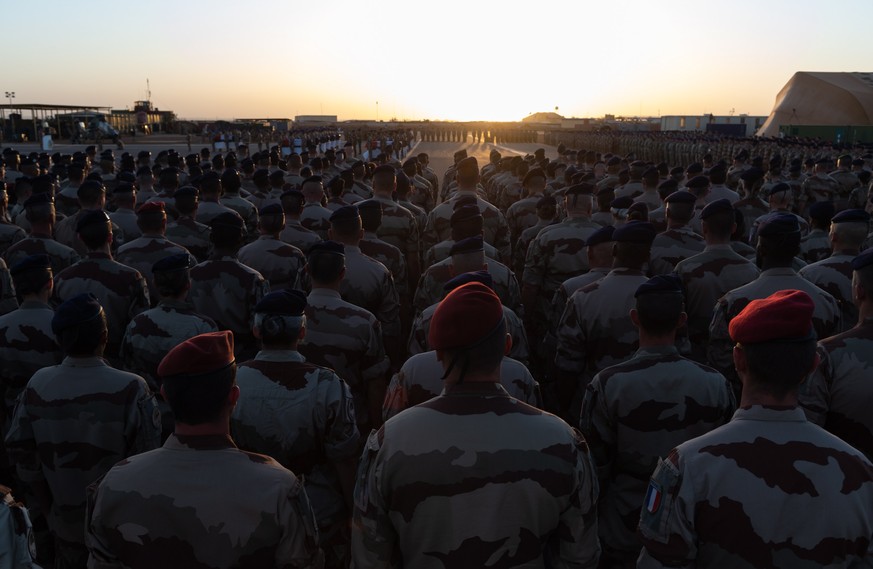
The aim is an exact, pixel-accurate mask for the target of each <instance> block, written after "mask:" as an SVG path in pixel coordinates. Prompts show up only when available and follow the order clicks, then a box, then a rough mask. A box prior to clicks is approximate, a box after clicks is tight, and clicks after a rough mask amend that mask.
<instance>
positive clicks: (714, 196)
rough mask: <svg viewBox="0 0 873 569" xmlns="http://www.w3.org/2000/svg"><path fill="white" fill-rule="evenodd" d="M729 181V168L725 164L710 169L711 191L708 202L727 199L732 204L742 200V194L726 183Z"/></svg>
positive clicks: (707, 198) (707, 197)
mask: <svg viewBox="0 0 873 569" xmlns="http://www.w3.org/2000/svg"><path fill="white" fill-rule="evenodd" d="M726 181H727V169H726V168H725V166H724V165H721V164H717V165H715V166H713V167H712V168H710V170H709V183H710V188H709V193H708V194H707V196H706V202H707V203H712V202H714V201H718V200H722V199H726V200H728V201H730V202H731V205H733V204H735V203H737V202H738V201H740V194H738V193H737V192H735V191H734V190H732V189H730V188H729V187H727V185H725V182H726Z"/></svg>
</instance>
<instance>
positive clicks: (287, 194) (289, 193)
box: [279, 190, 305, 201]
mask: <svg viewBox="0 0 873 569" xmlns="http://www.w3.org/2000/svg"><path fill="white" fill-rule="evenodd" d="M285 198H294V199H297V200H300V201H303V200H304V199H305V198H304V197H303V192H301V191H300V190H286V191H284V192H282V195H280V196H279V199H285Z"/></svg>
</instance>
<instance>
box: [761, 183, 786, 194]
mask: <svg viewBox="0 0 873 569" xmlns="http://www.w3.org/2000/svg"><path fill="white" fill-rule="evenodd" d="M790 191H791V186H789V185H788V184H786V183H785V182H779V183H778V184H773V186H772V187H771V188H770V189H769V190H767V195H768V196H772V195H773V194H779V193H782V192H790Z"/></svg>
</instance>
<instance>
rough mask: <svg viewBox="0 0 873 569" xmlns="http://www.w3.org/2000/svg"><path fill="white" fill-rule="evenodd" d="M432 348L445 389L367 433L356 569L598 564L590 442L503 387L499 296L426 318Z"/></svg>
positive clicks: (444, 306) (463, 300)
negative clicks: (498, 562)
mask: <svg viewBox="0 0 873 569" xmlns="http://www.w3.org/2000/svg"><path fill="white" fill-rule="evenodd" d="M430 344H431V346H433V347H434V348H435V349H436V352H437V358H438V359H439V361H440V362H441V364H442V367H443V370H444V373H443V376H442V377H443V378H444V380H445V389H444V391H443V394H442V395H440V396H439V397H436V398H434V399H431V400H430V401H427V402H426V403H423V404H421V405H418V406H416V407H413V408H411V409H409V410H407V411H405V412H403V413H400V414H398V415H397V416H395V417H393V418H392V419H390V420H388V421H387V422H386V423H385V425H383V427H382V428H381V429H379V431H377V432H373V433H372V434H371V435H370V438H369V440H368V441H367V445H366V450H365V452H364V455H363V457H362V462H361V466H360V469H359V471H358V473H359V474H358V482H357V485H356V486H355V514H354V525H353V530H352V556H353V558H354V559H355V565H356V566H357V567H384V566H387V565H390V564H402V565H403V566H406V567H416V568H421V569H429V568H436V567H460V566H465V565H466V566H472V565H475V566H477V567H484V566H488V565H489V564H490V563H493V561H491V560H495V559H503V560H504V561H503V562H504V563H506V564H509V565H513V566H522V565H531V566H544V565H545V564H547V563H553V564H554V565H555V566H562V565H566V566H574V567H596V566H597V560H598V555H599V547H598V543H597V536H596V533H597V529H596V528H597V522H596V518H595V510H594V501H595V500H596V499H597V483H596V479H595V477H594V472H593V466H592V464H591V461H590V458H589V456H588V451H587V445H586V444H585V442H584V440H583V439H582V437H581V436H580V435H579V434H578V432H577V431H576V430H575V429H573V428H572V427H570V426H568V425H566V424H565V423H564V422H563V421H561V420H560V419H558V418H557V417H554V416H552V415H549V414H547V413H544V412H541V411H539V410H538V409H535V408H533V407H530V406H529V405H527V404H525V403H522V402H521V401H518V400H516V399H513V398H511V397H510V396H509V394H508V393H507V392H506V390H505V389H504V388H503V387H502V386H501V385H499V381H500V375H499V374H500V369H501V362H502V361H503V354H504V352H505V349H506V328H505V320H504V317H503V309H502V307H501V303H500V299H499V298H498V297H497V295H495V294H494V292H493V291H491V289H489V288H488V287H486V286H485V285H483V284H481V283H476V282H473V283H468V284H466V285H463V286H461V287H459V288H457V289H455V290H454V291H452V292H451V293H450V294H449V295H448V296H447V297H446V298H445V299H444V300H443V302H442V303H441V304H440V307H439V308H438V309H437V311H436V312H435V313H434V318H433V324H432V326H431V329H430ZM460 457H465V458H464V459H461V458H460ZM544 476H545V477H547V478H548V479H549V480H550V482H549V483H548V484H544V483H543V481H544V480H545V478H543V477H544ZM495 481H506V483H497V484H495ZM423 489H426V490H425V491H424V492H422V491H421V490H423ZM534 505H535V507H534ZM473 512H475V515H472V513H473ZM459 513H460V514H461V515H458V514H459ZM447 519H451V520H452V523H446V520H447ZM547 560H549V561H547Z"/></svg>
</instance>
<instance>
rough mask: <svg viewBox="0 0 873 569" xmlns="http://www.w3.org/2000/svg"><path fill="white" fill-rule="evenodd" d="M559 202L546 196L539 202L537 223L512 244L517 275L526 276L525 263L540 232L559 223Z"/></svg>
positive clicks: (513, 266) (513, 268) (514, 268)
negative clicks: (531, 245) (528, 252)
mask: <svg viewBox="0 0 873 569" xmlns="http://www.w3.org/2000/svg"><path fill="white" fill-rule="evenodd" d="M557 206H558V202H557V201H556V200H555V198H554V197H553V196H545V197H542V198H540V199H539V200H537V207H536V213H537V222H536V223H535V224H534V225H532V226H530V227H528V228H527V229H525V230H524V231H522V232H521V235H520V236H519V237H518V240H517V241H513V244H512V270H513V271H514V272H515V274H516V275H523V274H524V261H525V258H526V257H527V249H528V247H529V246H530V243H531V241H533V240H534V239H536V236H537V235H539V233H540V231H542V230H543V229H544V228H546V227H548V226H549V225H552V224H554V223H556V222H557V219H556V218H557V213H558V207H557Z"/></svg>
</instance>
